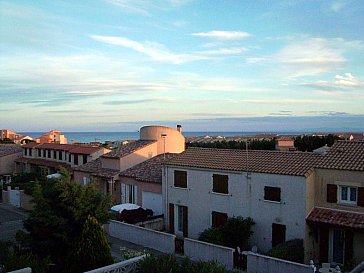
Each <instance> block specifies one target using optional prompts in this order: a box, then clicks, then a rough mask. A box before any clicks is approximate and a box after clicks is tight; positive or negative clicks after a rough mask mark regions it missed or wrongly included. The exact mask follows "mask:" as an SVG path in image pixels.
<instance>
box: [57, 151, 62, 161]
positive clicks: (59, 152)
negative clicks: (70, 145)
mask: <svg viewBox="0 0 364 273" xmlns="http://www.w3.org/2000/svg"><path fill="white" fill-rule="evenodd" d="M58 159H59V160H62V151H58Z"/></svg>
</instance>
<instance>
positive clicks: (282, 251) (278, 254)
mask: <svg viewBox="0 0 364 273" xmlns="http://www.w3.org/2000/svg"><path fill="white" fill-rule="evenodd" d="M266 255H267V256H271V257H275V258H279V259H283V260H288V261H291V262H296V263H303V260H304V248H303V240H301V239H294V240H290V241H287V242H284V243H282V244H279V245H277V246H275V247H273V248H272V249H271V250H270V251H268V252H267V253H266Z"/></svg>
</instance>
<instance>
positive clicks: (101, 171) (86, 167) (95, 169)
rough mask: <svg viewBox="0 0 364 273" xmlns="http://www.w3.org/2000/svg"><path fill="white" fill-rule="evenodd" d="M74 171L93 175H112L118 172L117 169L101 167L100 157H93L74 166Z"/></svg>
mask: <svg viewBox="0 0 364 273" xmlns="http://www.w3.org/2000/svg"><path fill="white" fill-rule="evenodd" d="M74 170H75V171H81V172H88V173H91V174H92V175H94V176H100V177H112V176H115V175H117V174H118V173H119V171H118V170H113V169H106V168H102V165H101V159H100V158H98V159H95V160H92V161H90V162H87V163H86V164H83V165H81V166H78V167H76V168H74Z"/></svg>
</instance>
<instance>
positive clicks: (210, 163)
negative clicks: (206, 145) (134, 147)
mask: <svg viewBox="0 0 364 273" xmlns="http://www.w3.org/2000/svg"><path fill="white" fill-rule="evenodd" d="M320 157H321V156H320V155H317V154H313V153H302V152H279V151H249V152H248V154H247V153H246V151H242V150H225V149H203V148H189V149H187V150H186V151H185V152H183V153H181V154H180V155H177V156H176V157H175V158H173V159H171V160H168V161H167V163H165V165H164V167H163V180H162V189H163V191H164V192H163V197H164V200H163V202H164V215H165V222H166V223H167V226H168V229H169V230H170V231H171V232H173V233H175V234H177V235H180V236H185V237H190V238H193V239H197V238H198V237H199V234H200V233H201V232H202V231H204V230H205V229H207V228H210V227H212V226H218V225H220V224H223V223H224V221H226V219H227V217H233V216H242V217H244V218H245V217H251V218H253V220H254V222H255V225H254V226H253V231H254V234H253V236H252V238H251V240H250V243H251V245H257V246H258V249H259V250H260V251H267V250H269V249H271V247H272V246H274V245H277V244H279V243H281V242H284V241H286V240H291V239H296V238H299V239H304V238H305V231H306V224H305V217H306V215H307V214H308V212H309V210H310V208H312V204H311V201H309V200H310V199H307V200H308V201H306V196H312V194H313V192H314V172H313V167H314V166H315V164H316V163H317V161H318V160H319V158H320Z"/></svg>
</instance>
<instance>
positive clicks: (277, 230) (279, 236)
mask: <svg viewBox="0 0 364 273" xmlns="http://www.w3.org/2000/svg"><path fill="white" fill-rule="evenodd" d="M285 241H286V226H285V225H280V224H275V223H273V224H272V247H275V246H276V245H279V244H281V243H284V242H285Z"/></svg>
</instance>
